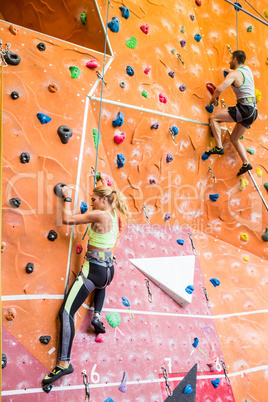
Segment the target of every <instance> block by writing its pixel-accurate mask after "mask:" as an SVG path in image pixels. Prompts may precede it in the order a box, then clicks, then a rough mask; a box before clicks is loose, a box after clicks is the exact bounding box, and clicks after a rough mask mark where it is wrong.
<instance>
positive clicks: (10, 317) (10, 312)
mask: <svg viewBox="0 0 268 402" xmlns="http://www.w3.org/2000/svg"><path fill="white" fill-rule="evenodd" d="M16 315H17V312H16V309H15V308H14V307H9V308H8V309H7V311H6V312H5V316H6V319H7V320H8V321H13V320H14V319H15V318H16Z"/></svg>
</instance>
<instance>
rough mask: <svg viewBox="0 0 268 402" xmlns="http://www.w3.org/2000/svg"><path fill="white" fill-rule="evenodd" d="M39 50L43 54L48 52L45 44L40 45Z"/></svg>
mask: <svg viewBox="0 0 268 402" xmlns="http://www.w3.org/2000/svg"><path fill="white" fill-rule="evenodd" d="M37 49H38V50H40V52H43V51H44V50H46V45H45V44H44V43H43V42H40V43H38V45H37Z"/></svg>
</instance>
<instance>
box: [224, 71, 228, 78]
mask: <svg viewBox="0 0 268 402" xmlns="http://www.w3.org/2000/svg"><path fill="white" fill-rule="evenodd" d="M228 74H229V73H228V71H226V70H223V75H224V78H225V77H227V75H228Z"/></svg>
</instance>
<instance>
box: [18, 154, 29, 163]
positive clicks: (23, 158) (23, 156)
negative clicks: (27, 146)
mask: <svg viewBox="0 0 268 402" xmlns="http://www.w3.org/2000/svg"><path fill="white" fill-rule="evenodd" d="M20 162H21V163H29V162H30V154H28V152H22V154H20Z"/></svg>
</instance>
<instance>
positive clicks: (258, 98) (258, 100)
mask: <svg viewBox="0 0 268 402" xmlns="http://www.w3.org/2000/svg"><path fill="white" fill-rule="evenodd" d="M255 98H256V102H260V101H261V91H260V90H259V89H257V88H255Z"/></svg>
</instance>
